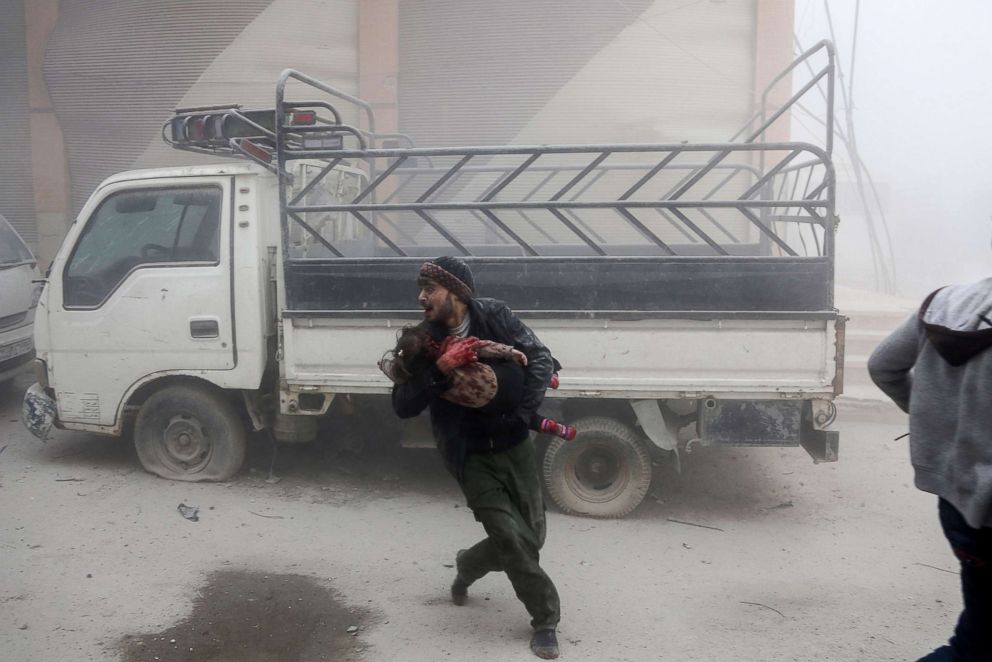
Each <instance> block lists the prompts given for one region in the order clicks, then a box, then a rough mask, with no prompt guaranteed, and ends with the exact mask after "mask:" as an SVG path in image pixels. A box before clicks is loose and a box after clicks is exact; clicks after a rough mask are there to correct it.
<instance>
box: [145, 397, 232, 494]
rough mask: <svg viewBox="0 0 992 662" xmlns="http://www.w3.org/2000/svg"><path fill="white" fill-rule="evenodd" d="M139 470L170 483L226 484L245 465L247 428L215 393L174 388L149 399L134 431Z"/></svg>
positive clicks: (222, 398)
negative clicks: (223, 482)
mask: <svg viewBox="0 0 992 662" xmlns="http://www.w3.org/2000/svg"><path fill="white" fill-rule="evenodd" d="M134 446H135V449H136V450H137V451H138V459H139V460H140V461H141V466H143V467H144V468H145V470H146V471H149V472H151V473H153V474H157V475H159V476H161V477H162V478H168V479H170V480H185V481H208V480H214V481H219V480H227V479H228V478H230V477H231V476H233V475H234V474H235V473H237V471H238V469H240V468H241V465H242V463H244V459H245V427H244V424H243V423H242V421H241V418H240V417H239V416H238V413H237V411H236V410H235V408H234V406H233V405H232V404H231V403H230V402H229V401H228V400H227V399H225V398H224V397H223V395H222V394H221V393H219V392H218V391H216V390H214V389H212V388H209V387H207V386H204V385H198V384H174V385H172V386H166V387H165V388H163V389H162V390H160V391H157V392H155V393H153V394H152V395H151V396H150V397H149V398H148V399H147V400H146V401H145V403H144V404H143V405H142V406H141V411H140V412H139V413H138V419H137V421H136V422H135V426H134Z"/></svg>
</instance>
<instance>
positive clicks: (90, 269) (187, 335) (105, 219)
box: [48, 177, 237, 425]
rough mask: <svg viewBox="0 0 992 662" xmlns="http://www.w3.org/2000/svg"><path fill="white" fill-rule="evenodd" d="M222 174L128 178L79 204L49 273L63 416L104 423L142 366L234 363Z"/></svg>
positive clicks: (158, 369) (156, 369)
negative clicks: (76, 221) (83, 206)
mask: <svg viewBox="0 0 992 662" xmlns="http://www.w3.org/2000/svg"><path fill="white" fill-rule="evenodd" d="M232 186H233V184H232V181H231V178H229V177H214V178H204V177H197V178H196V180H195V183H192V180H190V179H189V178H175V179H162V180H146V181H142V182H140V184H139V183H136V182H128V183H121V184H115V185H112V186H110V187H108V188H107V189H106V191H105V192H104V193H103V195H102V197H101V198H100V199H99V201H98V202H96V203H95V205H93V204H91V205H87V209H88V210H89V211H88V212H87V210H84V214H85V216H81V217H80V223H81V224H82V225H81V227H80V228H78V230H77V231H76V232H70V234H69V237H68V238H67V243H69V244H70V245H71V248H69V249H68V250H63V251H62V253H63V254H62V255H60V256H59V260H58V261H57V262H56V265H55V269H53V271H52V274H51V280H50V286H51V288H52V298H51V301H50V308H51V310H50V311H49V317H48V321H49V333H50V334H51V347H52V348H53V350H54V351H53V352H52V353H51V355H50V359H49V360H50V362H51V366H50V368H51V371H52V377H53V384H52V385H53V387H54V388H55V390H56V397H57V401H58V405H59V417H60V419H61V420H63V421H70V422H76V423H90V424H95V425H112V424H114V422H115V419H116V415H117V411H118V409H119V405H120V403H121V398H122V397H123V395H124V394H125V392H126V391H127V390H128V389H129V388H130V387H131V386H132V385H133V384H135V383H136V382H138V381H139V380H141V379H143V378H145V377H147V376H149V375H153V374H162V373H168V372H183V373H190V372H193V373H199V372H202V371H214V370H229V369H231V368H233V367H234V366H235V363H236V356H237V355H236V348H235V342H234V341H235V339H234V333H233V328H234V327H233V316H234V311H233V304H232V296H231V292H232V280H231V279H232V255H231V223H230V218H231V203H230V197H231V188H232Z"/></svg>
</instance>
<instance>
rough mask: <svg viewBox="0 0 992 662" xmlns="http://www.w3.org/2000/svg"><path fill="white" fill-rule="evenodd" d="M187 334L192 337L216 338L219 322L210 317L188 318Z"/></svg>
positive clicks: (218, 332)
mask: <svg viewBox="0 0 992 662" xmlns="http://www.w3.org/2000/svg"><path fill="white" fill-rule="evenodd" d="M189 335H190V336H192V337H193V338H217V337H218V336H220V324H218V323H217V320H212V319H193V320H190V321H189Z"/></svg>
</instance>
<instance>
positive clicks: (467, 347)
mask: <svg viewBox="0 0 992 662" xmlns="http://www.w3.org/2000/svg"><path fill="white" fill-rule="evenodd" d="M452 349H456V350H457V351H458V352H461V353H463V354H464V356H465V358H466V362H465V363H464V364H463V365H460V366H459V367H457V368H453V369H450V370H445V369H444V368H443V367H442V366H440V365H438V367H439V368H441V370H442V372H445V373H446V374H447V376H448V380H449V381H450V382H451V387H450V388H449V389H448V390H447V391H445V392H444V393H443V394H442V395H441V397H442V398H444V399H445V400H447V401H449V402H452V403H454V404H456V405H461V406H463V407H470V408H472V409H480V410H482V411H486V412H490V413H509V412H512V411H514V410H516V409H517V408H518V407H519V406H520V397H521V395H522V393H523V385H524V366H526V365H527V356H526V355H525V354H524V353H523V352H521V351H520V350H518V349H514V348H513V347H510V346H509V345H503V344H500V343H497V342H494V341H492V340H480V339H478V338H474V337H471V336H469V337H467V338H461V337H458V336H448V337H447V338H445V339H444V342H443V343H437V342H435V341H434V339H432V338H431V337H430V335H429V334H428V333H427V331H426V329H424V328H423V326H422V325H417V326H408V327H405V328H404V329H403V330H402V331H400V335H399V338H398V339H397V342H396V348H395V349H393V350H390V351H389V352H386V355H385V356H384V357H383V358H382V360H380V361H379V369H380V370H382V372H383V374H385V375H386V376H387V377H389V379H390V380H391V381H392V382H393V383H395V384H402V383H404V382H406V381H407V380H408V379H409V378H410V376H411V375H412V374H413V372H414V370H416V367H417V366H416V364H417V363H418V362H422V363H424V364H426V363H427V362H429V363H435V364H437V363H438V358H439V357H441V356H442V355H444V354H445V353H446V352H449V351H450V350H452ZM552 361H553V362H554V368H553V370H554V372H553V374H552V375H551V383H550V386H551V388H558V370H560V369H561V365H560V364H559V363H558V361H557V360H556V359H554V358H552ZM528 426H529V427H530V429H531V430H534V431H536V432H542V433H544V434H554V435H557V436H559V437H561V438H562V439H565V440H566V441H571V440H573V439H575V435H576V433H577V431H576V429H575V427H573V426H571V425H565V424H563V423H559V422H557V421H554V420H552V419H550V418H545V417H544V416H541V415H540V414H539V413H537V412H535V413H534V414H532V415H531V417H530V420H529V421H528Z"/></svg>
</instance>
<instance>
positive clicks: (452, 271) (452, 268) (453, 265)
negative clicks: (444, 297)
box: [420, 255, 475, 303]
mask: <svg viewBox="0 0 992 662" xmlns="http://www.w3.org/2000/svg"><path fill="white" fill-rule="evenodd" d="M420 276H421V278H429V279H430V280H433V281H434V282H436V283H438V284H439V285H441V287H444V288H445V289H447V290H449V291H450V292H451V293H452V294H454V295H455V296H456V297H458V298H459V299H461V300H462V301H464V302H465V303H468V302H469V301H471V300H472V297H474V296H475V279H474V278H473V277H472V270H471V269H470V268H469V266H468V264H467V263H466V262H465V260H463V259H461V258H460V257H452V256H450V255H444V256H441V257H439V258H435V259H433V260H429V261H427V262H424V263H423V264H422V265H421V267H420Z"/></svg>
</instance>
